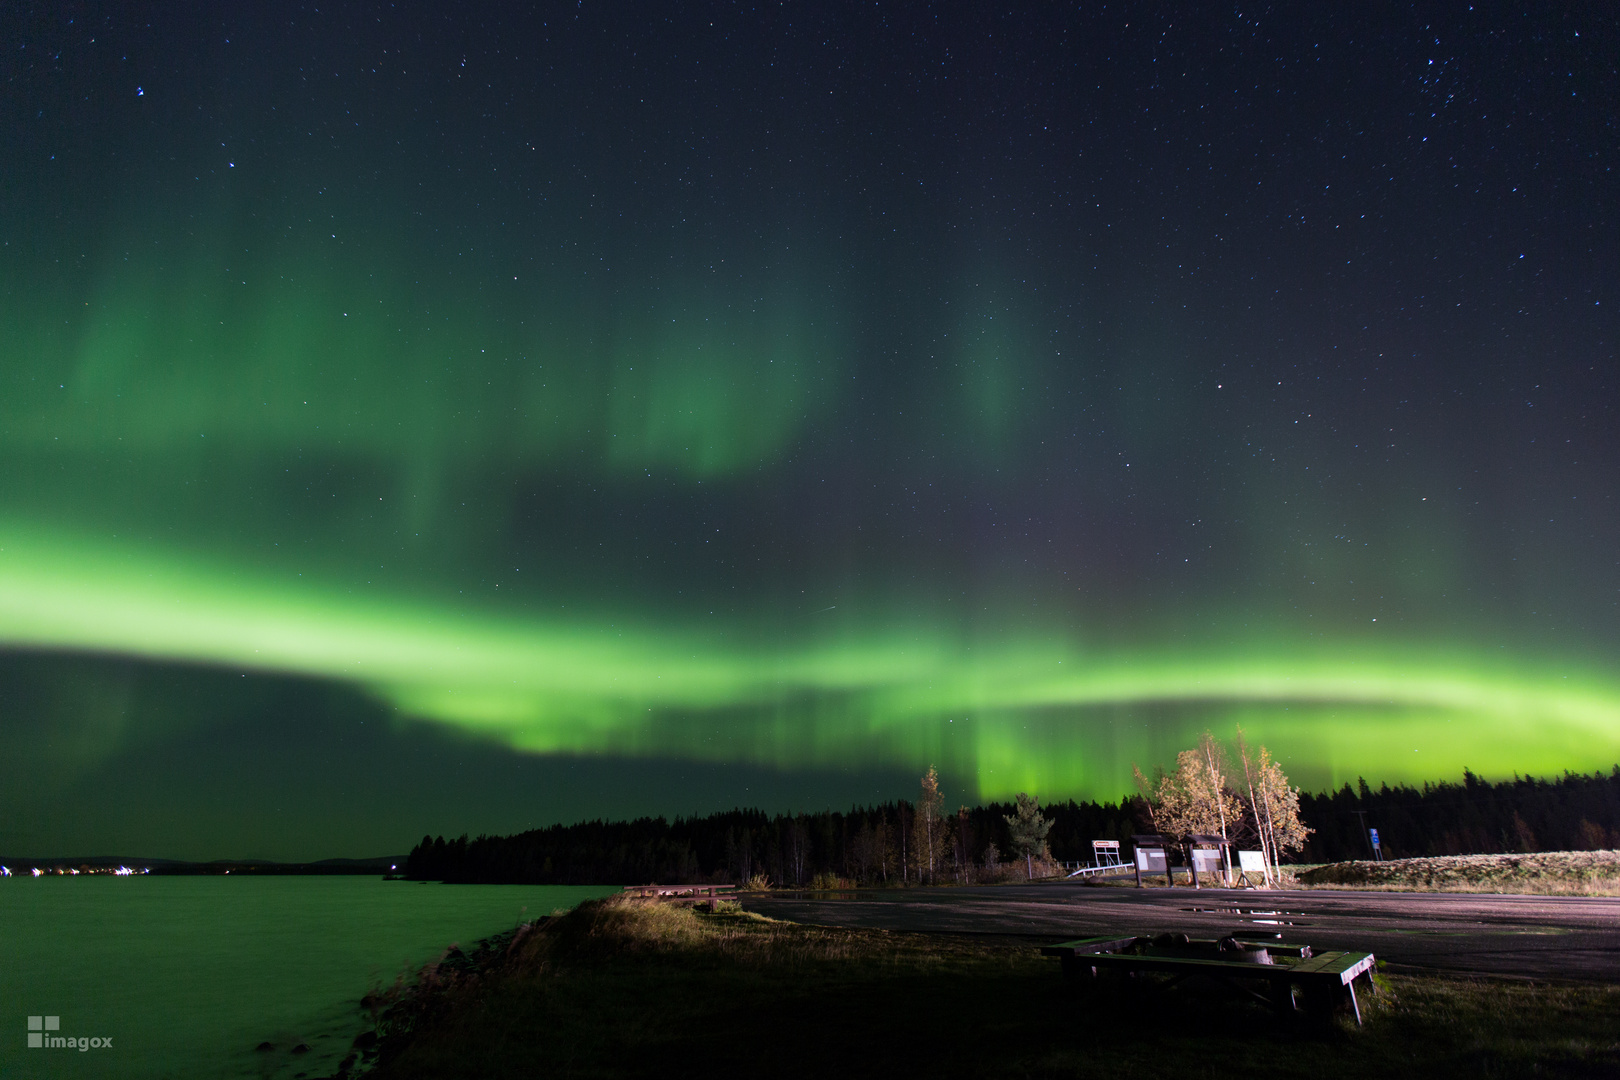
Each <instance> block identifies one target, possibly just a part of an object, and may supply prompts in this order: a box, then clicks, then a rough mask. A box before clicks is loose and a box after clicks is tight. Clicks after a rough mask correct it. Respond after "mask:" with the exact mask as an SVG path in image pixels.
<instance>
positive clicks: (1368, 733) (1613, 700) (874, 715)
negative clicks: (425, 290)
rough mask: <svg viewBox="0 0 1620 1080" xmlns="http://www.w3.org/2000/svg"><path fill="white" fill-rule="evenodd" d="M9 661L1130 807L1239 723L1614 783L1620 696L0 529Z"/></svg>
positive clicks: (532, 735) (1450, 760)
mask: <svg viewBox="0 0 1620 1080" xmlns="http://www.w3.org/2000/svg"><path fill="white" fill-rule="evenodd" d="M0 642H3V643H5V644H7V645H11V646H22V647H48V648H60V649H77V650H94V651H105V652H114V653H122V654H127V655H134V656H141V657H146V658H151V659H162V660H181V661H190V662H201V663H210V664H219V665H227V666H234V667H240V668H246V669H256V670H262V671H272V672H288V673H297V674H302V675H310V676H317V677H321V678H326V679H334V680H340V681H343V682H346V683H351V684H355V685H360V686H364V687H367V688H369V689H370V690H371V691H372V692H373V693H375V694H376V695H377V696H379V697H380V698H382V699H384V700H386V701H388V702H391V703H392V704H393V705H394V706H396V707H397V708H398V710H399V711H400V713H401V714H402V715H404V716H406V717H413V718H418V719H422V720H429V721H435V722H439V723H444V724H448V725H452V726H454V727H456V728H458V729H461V730H464V731H468V732H472V733H476V734H478V735H480V736H483V737H488V738H492V739H495V740H497V741H499V742H501V743H504V744H506V745H509V746H511V747H514V748H517V749H520V750H524V751H531V752H537V753H562V752H567V753H608V754H618V755H631V756H646V755H661V756H670V757H687V758H693V759H701V760H713V761H747V762H755V763H764V764H774V765H782V766H796V765H804V764H807V763H809V764H827V763H830V764H839V763H849V762H852V761H862V760H883V761H886V762H890V763H894V764H897V765H907V766H909V765H916V764H917V763H918V762H925V761H930V760H933V761H939V762H941V763H943V764H947V765H949V766H950V767H953V768H955V769H957V770H960V771H961V772H964V773H967V774H969V775H972V776H973V777H974V778H975V780H976V784H977V791H976V792H975V794H976V796H977V797H980V798H984V797H998V796H1006V795H1008V794H1010V793H1013V792H1015V791H1017V790H1032V791H1036V792H1039V793H1040V794H1042V795H1043V796H1045V797H1059V796H1091V795H1094V796H1107V797H1113V796H1114V795H1117V793H1118V792H1119V791H1121V790H1123V789H1124V788H1125V786H1126V785H1127V783H1128V775H1129V767H1130V764H1131V763H1132V762H1133V761H1137V762H1140V763H1142V764H1143V765H1144V766H1145V767H1151V765H1152V764H1153V763H1155V762H1161V761H1165V760H1168V758H1169V757H1170V756H1171V755H1173V753H1174V752H1175V750H1177V749H1179V748H1181V746H1182V744H1183V743H1184V742H1185V741H1187V740H1188V739H1190V738H1193V737H1195V736H1196V733H1197V732H1198V731H1199V730H1202V729H1203V728H1205V727H1210V728H1213V729H1215V730H1217V732H1219V733H1223V734H1230V728H1231V727H1232V726H1233V725H1234V724H1236V723H1242V724H1243V725H1244V727H1245V730H1247V731H1248V732H1249V733H1250V735H1251V736H1252V737H1254V738H1258V739H1263V740H1266V741H1268V742H1269V743H1271V745H1272V746H1273V748H1274V749H1275V750H1277V751H1278V752H1279V753H1280V754H1281V755H1283V756H1284V759H1285V760H1288V761H1290V762H1297V763H1298V766H1299V767H1298V768H1297V769H1296V771H1297V772H1299V773H1300V774H1301V775H1302V776H1303V778H1305V779H1311V780H1315V781H1317V782H1321V781H1328V782H1335V783H1337V782H1342V781H1343V780H1344V779H1347V778H1353V777H1354V776H1357V775H1364V776H1366V777H1368V778H1369V779H1371V780H1373V781H1374V782H1378V781H1380V780H1382V781H1390V782H1396V781H1422V780H1425V779H1434V778H1437V777H1440V776H1447V775H1455V774H1456V773H1457V772H1458V771H1460V770H1461V769H1462V768H1463V767H1465V766H1467V767H1472V768H1473V769H1475V771H1477V772H1480V773H1483V774H1487V775H1496V774H1502V775H1505V774H1510V773H1528V772H1548V771H1557V770H1559V769H1562V768H1571V767H1583V768H1591V767H1605V766H1607V765H1609V764H1612V763H1613V762H1614V761H1615V760H1617V759H1620V683H1617V682H1616V681H1615V680H1613V679H1611V678H1605V677H1601V676H1599V675H1597V674H1595V673H1594V672H1592V671H1589V670H1583V669H1579V668H1576V667H1572V666H1567V665H1562V664H1559V665H1553V664H1549V663H1545V662H1543V663H1539V664H1538V663H1529V662H1524V663H1523V666H1522V667H1517V668H1515V667H1508V666H1506V665H1504V664H1502V663H1501V661H1500V660H1499V659H1491V658H1486V657H1483V656H1482V655H1481V654H1479V653H1478V652H1469V651H1467V650H1463V649H1453V650H1449V651H1448V650H1446V649H1442V648H1434V647H1419V646H1415V645H1414V644H1413V643H1410V642H1403V643H1399V644H1398V645H1396V646H1385V647H1380V648H1373V647H1363V648H1346V647H1345V646H1344V645H1343V644H1342V643H1341V644H1339V645H1336V646H1334V647H1333V649H1332V650H1331V651H1327V650H1324V649H1322V648H1319V647H1310V646H1304V645H1299V644H1291V643H1289V642H1287V641H1286V640H1285V639H1283V638H1282V637H1281V636H1278V638H1276V639H1275V640H1264V639H1259V638H1257V639H1255V640H1252V641H1250V642H1248V643H1246V644H1241V645H1225V646H1217V645H1202V646H1199V645H1187V644H1182V645H1161V646H1157V647H1142V648H1134V649H1131V650H1128V651H1115V652H1109V651H1100V650H1095V649H1094V650H1090V651H1087V650H1085V649H1081V648H1079V647H1077V646H1076V645H1075V644H1074V643H1073V642H1072V641H1070V640H1067V639H1065V638H1064V637H1063V636H1061V635H1044V636H1032V635H1029V634H1028V633H1023V632H1020V633H1013V632H1005V633H989V632H984V631H981V632H979V633H978V634H977V635H975V636H973V637H967V636H963V635H960V634H953V633H951V632H949V630H948V629H946V628H940V627H924V626H921V625H906V624H904V623H890V624H888V625H884V626H873V627H864V628H856V629H853V630H846V631H844V632H842V633H837V634H821V635H816V636H807V637H806V638H805V639H804V640H802V641H799V642H793V643H789V644H786V645H761V644H757V643H754V642H751V641H750V639H749V636H748V634H747V630H746V628H745V627H741V626H731V627H722V628H720V629H719V630H713V629H711V630H707V631H700V630H698V629H696V628H694V627H692V626H687V625H678V624H673V623H668V622H664V623H660V622H656V621H652V620H651V619H648V618H646V617H642V618H639V619H638V618H634V617H613V616H611V615H608V614H601V613H599V614H598V615H597V616H596V617H594V618H584V617H580V618H570V619H566V620H565V619H562V618H556V617H550V618H542V617H537V616H513V615H503V614H497V613H492V612H489V611H487V610H480V609H479V608H477V607H474V606H471V605H467V606H460V607H457V606H452V605H449V604H445V603H432V602H428V601H423V600H420V599H415V598H412V597H409V596H404V595H392V594H390V595H382V596H377V597H375V598H371V599H356V598H353V597H345V596H343V595H340V594H339V593H337V592H336V591H335V590H332V589H330V588H327V589H323V588H321V587H320V586H319V585H311V584H309V583H305V582H299V581H298V580H296V579H295V580H293V581H287V580H285V579H278V578H277V577H275V576H272V575H268V574H264V573H262V572H258V573H255V572H251V571H247V570H243V569H239V568H232V567H229V566H226V565H222V564H217V563H216V564H210V563H209V562H208V561H207V560H197V559H188V560H180V559H177V558H175V557H174V556H173V555H165V554H163V553H161V552H154V551H151V550H148V549H143V548H141V547H139V546H136V545H131V544H127V543H120V542H111V541H90V540H86V539H83V538H78V539H75V538H71V537H65V536H61V535H52V534H48V533H45V532H42V531H40V530H38V529H35V528H28V527H23V526H19V525H16V524H11V525H6V526H3V527H0Z"/></svg>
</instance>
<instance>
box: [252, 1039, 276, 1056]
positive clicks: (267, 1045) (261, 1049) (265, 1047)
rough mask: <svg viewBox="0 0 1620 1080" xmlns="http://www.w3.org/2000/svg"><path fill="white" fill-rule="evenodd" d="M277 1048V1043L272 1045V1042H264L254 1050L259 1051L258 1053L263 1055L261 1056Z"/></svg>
mask: <svg viewBox="0 0 1620 1080" xmlns="http://www.w3.org/2000/svg"><path fill="white" fill-rule="evenodd" d="M275 1048H276V1044H275V1043H271V1042H262V1043H260V1044H259V1045H258V1046H255V1047H254V1048H253V1049H255V1050H257V1051H259V1052H260V1053H261V1054H262V1053H264V1052H265V1051H267V1050H274V1049H275Z"/></svg>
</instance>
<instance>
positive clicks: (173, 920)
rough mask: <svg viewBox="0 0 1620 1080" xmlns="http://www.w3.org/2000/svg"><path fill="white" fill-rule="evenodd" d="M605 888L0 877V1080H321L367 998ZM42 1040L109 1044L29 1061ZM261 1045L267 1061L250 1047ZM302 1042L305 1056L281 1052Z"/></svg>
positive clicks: (362, 1024)
mask: <svg viewBox="0 0 1620 1080" xmlns="http://www.w3.org/2000/svg"><path fill="white" fill-rule="evenodd" d="M617 891H618V890H617V889H615V888H611V887H591V886H584V887H581V886H554V885H551V886H548V885H440V884H437V883H433V884H422V883H420V882H406V881H382V880H380V879H378V878H375V877H350V876H332V877H325V876H323V877H313V876H311V877H295V876H286V877H279V876H277V877H271V876H239V875H230V876H218V877H212V876H211V877H158V876H153V875H144V876H132V877H112V876H106V875H95V876H88V875H80V876H77V877H72V876H65V877H64V876H55V875H48V876H45V877H39V878H34V877H12V878H0V1024H3V1025H4V1027H5V1029H7V1031H6V1033H5V1034H4V1035H0V1077H4V1078H5V1080H14V1078H33V1077H39V1078H41V1080H44V1078H55V1077H78V1076H118V1077H131V1078H146V1077H185V1078H190V1077H254V1078H275V1080H281V1078H286V1080H291V1078H292V1077H294V1076H296V1075H297V1074H299V1073H307V1074H308V1075H309V1076H325V1075H329V1074H330V1073H331V1072H333V1071H334V1070H335V1069H336V1067H337V1063H338V1061H339V1060H340V1059H341V1058H342V1057H343V1056H344V1055H345V1054H347V1053H348V1051H349V1047H350V1044H351V1043H352V1041H353V1039H354V1037H355V1035H357V1034H359V1033H360V1032H361V1031H362V1030H365V1029H366V1028H368V1027H369V1026H370V1025H369V1023H368V1019H369V1018H368V1017H367V1016H366V1015H365V1014H364V1013H362V1011H361V1010H360V1007H359V1002H360V998H361V997H362V996H364V995H365V993H366V992H367V991H368V990H371V989H374V988H377V987H380V986H388V985H392V984H393V982H394V980H395V978H396V977H398V976H399V975H400V974H401V973H408V972H414V971H415V970H416V969H418V968H420V967H421V966H422V965H423V964H424V963H427V962H428V961H430V960H434V959H436V958H438V957H439V956H440V955H441V954H442V953H443V952H444V950H445V949H446V948H447V947H448V946H450V945H451V944H453V943H458V944H460V945H463V946H466V947H469V948H470V947H471V946H472V944H473V943H474V942H476V941H477V940H478V939H480V938H484V937H488V936H490V935H491V934H495V933H499V932H500V931H502V930H509V929H511V928H512V927H513V926H515V925H517V924H518V923H519V922H521V921H525V920H527V919H532V918H535V917H536V916H539V915H546V914H549V913H551V912H552V911H554V910H557V909H562V908H570V907H573V906H574V905H575V904H578V903H579V902H580V901H582V900H585V899H589V898H591V897H596V896H603V895H607V894H609V893H613V892H617ZM32 1016H40V1017H59V1018H60V1029H59V1030H58V1031H56V1032H54V1033H53V1032H48V1031H45V1032H42V1033H41V1034H43V1035H45V1036H53V1037H67V1038H74V1039H79V1038H84V1039H101V1038H107V1039H111V1040H112V1042H111V1046H110V1047H94V1048H91V1049H88V1050H84V1051H78V1050H71V1049H65V1048H56V1049H46V1048H40V1049H30V1048H29V1047H28V1040H27V1028H28V1018H29V1017H32ZM261 1042H270V1043H272V1044H274V1046H275V1050H273V1051H268V1052H266V1051H256V1050H255V1047H257V1046H258V1045H259V1044H260V1043H261ZM299 1043H304V1044H307V1045H308V1046H309V1047H310V1049H309V1051H308V1052H305V1053H300V1054H293V1053H292V1052H291V1051H292V1048H293V1047H294V1046H296V1045H297V1044H299Z"/></svg>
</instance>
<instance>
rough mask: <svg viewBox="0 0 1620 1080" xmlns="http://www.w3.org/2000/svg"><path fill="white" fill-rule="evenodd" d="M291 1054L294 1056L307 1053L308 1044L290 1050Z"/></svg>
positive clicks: (301, 1044) (300, 1044)
mask: <svg viewBox="0 0 1620 1080" xmlns="http://www.w3.org/2000/svg"><path fill="white" fill-rule="evenodd" d="M292 1052H293V1053H295V1054H307V1053H309V1043H299V1044H298V1045H297V1046H295V1047H293V1048H292Z"/></svg>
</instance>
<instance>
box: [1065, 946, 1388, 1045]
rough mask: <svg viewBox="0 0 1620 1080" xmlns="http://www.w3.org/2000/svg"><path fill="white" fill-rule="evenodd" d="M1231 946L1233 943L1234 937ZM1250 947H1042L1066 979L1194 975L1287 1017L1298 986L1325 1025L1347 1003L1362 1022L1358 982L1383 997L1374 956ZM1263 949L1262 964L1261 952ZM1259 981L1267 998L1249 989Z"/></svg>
mask: <svg viewBox="0 0 1620 1080" xmlns="http://www.w3.org/2000/svg"><path fill="white" fill-rule="evenodd" d="M1228 940H1231V939H1228ZM1241 945H1243V946H1250V947H1249V948H1231V947H1229V951H1227V952H1224V953H1223V952H1222V951H1221V950H1220V948H1219V942H1217V941H1216V940H1214V939H1211V940H1207V941H1203V940H1195V939H1191V938H1181V939H1180V940H1179V941H1171V942H1168V943H1167V942H1166V941H1165V936H1161V937H1159V938H1152V937H1145V936H1140V935H1139V936H1133V937H1094V938H1080V939H1078V940H1075V941H1064V942H1060V943H1059V944H1057V945H1048V946H1046V947H1045V948H1043V949H1041V952H1042V953H1043V954H1045V955H1047V956H1056V957H1060V958H1061V959H1062V961H1063V974H1064V976H1065V977H1066V978H1069V979H1076V980H1088V981H1091V980H1096V979H1098V978H1099V977H1100V976H1101V974H1102V973H1103V972H1106V971H1116V972H1120V973H1122V974H1125V975H1134V974H1136V973H1139V972H1154V973H1158V974H1163V975H1168V976H1170V980H1169V982H1167V983H1166V984H1165V986H1164V987H1163V988H1162V989H1168V988H1169V987H1170V986H1172V985H1174V984H1176V983H1178V982H1181V981H1182V980H1184V979H1188V978H1192V977H1195V976H1198V977H1203V978H1207V979H1210V980H1212V981H1214V982H1217V983H1220V984H1222V985H1224V986H1226V987H1228V988H1229V989H1233V990H1236V991H1239V992H1242V993H1246V994H1249V995H1250V996H1252V997H1254V998H1256V999H1258V1000H1260V1001H1262V1002H1264V1003H1265V1004H1266V1005H1269V1006H1270V1007H1271V1008H1273V1009H1275V1010H1276V1011H1277V1012H1279V1013H1281V1014H1283V1015H1292V1014H1293V1013H1294V1012H1295V1010H1296V1009H1297V1008H1298V1007H1299V1006H1298V1004H1297V1002H1296V999H1295V988H1296V987H1298V988H1299V989H1300V990H1301V991H1302V992H1303V995H1304V999H1305V1000H1304V1006H1305V1011H1306V1012H1307V1013H1308V1014H1310V1015H1311V1016H1313V1017H1315V1018H1317V1019H1323V1020H1325V1019H1327V1018H1328V1017H1330V1016H1331V1015H1332V1014H1333V1011H1334V1010H1335V1009H1337V1008H1338V1007H1339V1006H1340V1005H1341V1004H1348V1005H1349V1006H1350V1009H1351V1011H1352V1012H1353V1013H1354V1014H1355V1017H1356V1023H1357V1024H1360V1023H1361V1005H1360V1003H1359V1002H1357V1001H1356V989H1355V981H1356V980H1357V979H1359V978H1362V977H1365V978H1366V980H1367V985H1368V988H1369V989H1370V990H1371V991H1372V992H1373V993H1377V990H1378V988H1377V986H1376V985H1375V984H1374V983H1373V979H1372V972H1373V966H1374V964H1375V963H1376V961H1375V959H1374V957H1373V954H1372V953H1358V952H1321V953H1317V952H1313V951H1312V950H1311V947H1310V946H1309V945H1287V944H1281V943H1277V942H1269V941H1268V942H1264V943H1262V942H1242V943H1241ZM1262 949H1263V950H1264V959H1261V958H1260V957H1261V953H1260V950H1262ZM1253 983H1261V984H1263V985H1264V992H1263V993H1262V992H1258V991H1256V990H1255V989H1254V988H1253V986H1252V985H1251V984H1253Z"/></svg>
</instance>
